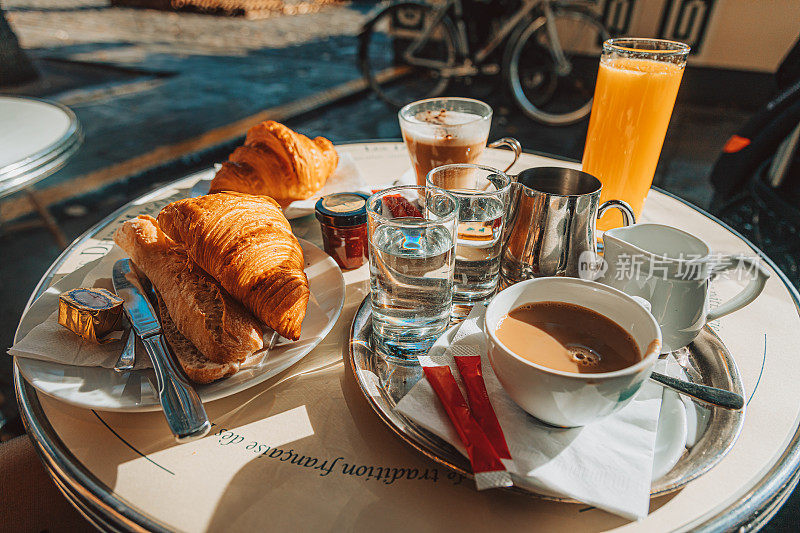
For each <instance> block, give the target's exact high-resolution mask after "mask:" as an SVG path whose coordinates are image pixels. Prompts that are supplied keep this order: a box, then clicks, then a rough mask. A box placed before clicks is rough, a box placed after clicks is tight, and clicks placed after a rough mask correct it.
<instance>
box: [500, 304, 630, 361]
mask: <svg viewBox="0 0 800 533" xmlns="http://www.w3.org/2000/svg"><path fill="white" fill-rule="evenodd" d="M495 335H496V336H497V338H498V340H499V341H500V342H501V343H503V345H504V346H505V347H506V348H508V349H509V350H511V351H512V352H514V353H515V354H517V355H518V356H520V357H522V358H523V359H526V360H528V361H530V362H532V363H536V364H537V365H541V366H544V367H547V368H551V369H553V370H561V371H563V372H577V373H580V374H593V373H594V374H596V373H603V372H615V371H617V370H622V369H623V368H627V367H629V366H631V365H635V364H636V363H638V362H639V361H641V360H642V354H641V352H640V351H639V347H638V346H637V345H636V341H635V340H634V338H633V337H632V336H631V334H630V333H628V332H627V331H625V329H624V328H623V327H622V326H620V325H619V324H617V323H616V322H614V321H613V320H611V319H609V318H607V317H605V316H603V315H601V314H600V313H597V312H595V311H592V310H591V309H588V308H586V307H583V306H580V305H576V304H570V303H565V302H553V301H544V302H535V303H529V304H525V305H521V306H519V307H517V308H515V309H512V310H511V311H509V312H508V314H506V315H505V316H504V317H503V318H501V319H500V323H499V324H498V325H497V329H496V330H495Z"/></svg>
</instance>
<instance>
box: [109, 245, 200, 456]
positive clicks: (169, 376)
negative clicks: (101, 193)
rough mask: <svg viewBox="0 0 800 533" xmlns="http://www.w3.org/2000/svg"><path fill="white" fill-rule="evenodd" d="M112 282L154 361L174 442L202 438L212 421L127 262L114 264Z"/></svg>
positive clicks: (130, 265)
mask: <svg viewBox="0 0 800 533" xmlns="http://www.w3.org/2000/svg"><path fill="white" fill-rule="evenodd" d="M111 281H112V282H113V284H114V290H115V291H116V293H117V296H119V297H120V298H122V299H123V300H124V302H123V304H122V308H123V310H124V311H125V314H126V315H127V316H128V320H130V323H131V327H132V328H133V330H134V331H135V332H136V334H137V335H138V336H139V338H141V339H142V343H143V344H144V347H145V349H146V351H147V354H148V355H149V356H150V360H151V361H152V362H153V370H154V371H155V373H156V384H157V387H158V399H159V401H160V402H161V407H163V409H164V416H165V417H166V419H167V425H169V428H170V430H171V431H172V433H173V434H174V435H175V439H176V440H178V441H179V442H186V441H189V440H193V439H198V438H200V437H203V436H204V435H206V434H207V433H208V431H209V430H210V429H211V422H209V420H208V415H206V411H205V409H204V408H203V403H202V402H201V401H200V397H199V396H198V395H197V391H196V390H194V387H192V385H191V384H190V383H189V380H188V379H187V378H186V377H185V376H184V374H183V372H182V371H181V369H180V367H178V365H177V364H176V363H175V361H174V359H173V358H172V357H171V356H170V353H169V349H168V348H167V344H166V342H165V341H164V336H163V335H162V334H161V323H160V322H159V321H158V317H157V315H156V312H155V311H154V310H153V307H152V306H151V305H150V302H149V301H148V300H147V298H146V297H145V295H144V291H143V290H142V284H141V281H140V280H139V277H138V276H137V275H136V272H135V271H134V269H133V264H132V263H131V261H130V259H120V260H119V261H117V262H116V263H114V269H113V274H112V277H111Z"/></svg>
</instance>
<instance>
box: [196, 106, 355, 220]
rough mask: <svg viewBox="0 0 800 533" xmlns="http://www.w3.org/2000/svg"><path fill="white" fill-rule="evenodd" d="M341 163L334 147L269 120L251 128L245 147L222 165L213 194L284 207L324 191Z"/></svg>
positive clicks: (318, 138)
mask: <svg viewBox="0 0 800 533" xmlns="http://www.w3.org/2000/svg"><path fill="white" fill-rule="evenodd" d="M338 164H339V155H338V154H337V153H336V149H335V148H334V147H333V144H332V143H331V142H330V141H329V140H328V139H326V138H324V137H317V138H316V139H314V140H313V141H312V140H311V139H309V138H308V137H306V136H305V135H301V134H299V133H297V132H295V131H292V130H291V129H289V128H287V127H286V126H284V125H283V124H280V123H278V122H275V121H272V120H268V121H266V122H262V123H260V124H257V125H255V126H253V127H252V128H250V130H248V132H247V137H246V138H245V141H244V145H243V146H240V147H239V148H237V149H236V150H234V151H233V153H232V154H231V155H230V156H229V157H228V161H226V162H225V163H223V164H222V168H221V169H220V170H219V171H218V172H217V174H216V176H215V177H214V180H213V181H212V182H211V191H210V192H212V193H215V192H222V191H234V192H243V193H247V194H258V195H264V196H270V197H272V198H274V199H275V200H276V201H277V202H278V203H279V204H280V205H281V207H282V208H285V207H286V206H288V205H289V204H290V203H292V202H294V201H295V200H305V199H306V198H309V197H311V196H312V195H313V194H314V193H315V192H317V191H318V190H320V189H321V188H322V186H323V185H325V182H326V181H327V180H328V178H329V177H330V176H331V174H333V172H334V170H336V165H338Z"/></svg>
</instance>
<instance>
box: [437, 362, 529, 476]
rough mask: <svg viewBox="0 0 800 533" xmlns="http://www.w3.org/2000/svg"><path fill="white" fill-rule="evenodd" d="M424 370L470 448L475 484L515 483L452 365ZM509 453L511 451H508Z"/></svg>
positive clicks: (468, 451) (466, 445)
mask: <svg viewBox="0 0 800 533" xmlns="http://www.w3.org/2000/svg"><path fill="white" fill-rule="evenodd" d="M422 369H423V370H424V371H425V377H426V378H427V379H428V382H429V383H430V384H431V387H432V388H433V390H434V391H435V392H436V396H438V397H439V401H441V402H442V405H443V406H444V410H445V411H446V412H447V416H448V417H449V418H450V421H451V422H452V423H453V426H455V428H456V432H457V433H458V436H459V438H460V439H461V442H462V443H464V447H465V448H466V449H467V455H468V456H469V460H470V463H471V464H472V471H473V473H474V474H475V486H476V487H477V488H478V490H484V489H490V488H495V487H510V486H512V484H513V483H512V481H511V475H510V474H509V473H508V471H507V470H506V467H505V465H503V462H502V461H501V460H500V457H499V456H498V453H497V452H496V451H495V448H494V446H493V445H492V443H491V442H490V441H489V438H488V437H487V436H486V434H485V433H484V431H483V429H481V426H480V425H479V424H478V422H477V421H476V420H475V418H473V416H472V414H471V413H470V410H469V407H468V406H467V402H466V400H464V396H462V394H461V390H460V389H459V388H458V384H457V383H456V380H455V378H454V377H453V373H452V372H451V370H450V367H449V366H446V365H440V366H423V367H422ZM484 390H485V389H484ZM487 399H488V397H487ZM490 407H491V406H490ZM492 413H494V411H492ZM498 427H499V426H498ZM504 442H505V439H504ZM507 452H508V450H506V453H507Z"/></svg>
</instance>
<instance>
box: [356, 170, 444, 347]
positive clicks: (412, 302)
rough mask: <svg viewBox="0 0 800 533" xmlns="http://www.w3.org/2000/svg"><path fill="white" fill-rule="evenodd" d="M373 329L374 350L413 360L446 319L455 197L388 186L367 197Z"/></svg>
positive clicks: (413, 187)
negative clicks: (388, 187)
mask: <svg viewBox="0 0 800 533" xmlns="http://www.w3.org/2000/svg"><path fill="white" fill-rule="evenodd" d="M367 216H368V225H369V269H370V290H371V303H372V335H373V344H374V348H375V350H376V351H377V353H378V354H380V355H381V356H383V357H386V358H389V359H392V360H393V361H394V362H401V363H404V362H407V363H415V362H416V361H417V356H418V355H420V354H424V353H427V351H428V349H429V348H430V347H431V345H432V344H433V343H434V341H436V339H437V338H439V336H440V335H441V334H442V333H443V332H444V331H445V329H446V328H447V326H448V324H449V321H450V305H451V303H452V295H453V262H454V260H455V231H456V224H457V222H458V200H456V198H455V197H454V196H453V195H452V194H450V193H448V192H447V191H443V190H441V189H437V188H434V187H422V186H417V185H409V186H402V187H392V188H390V189H386V190H384V191H381V192H379V193H377V194H373V195H372V196H370V198H369V199H368V200H367Z"/></svg>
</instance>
